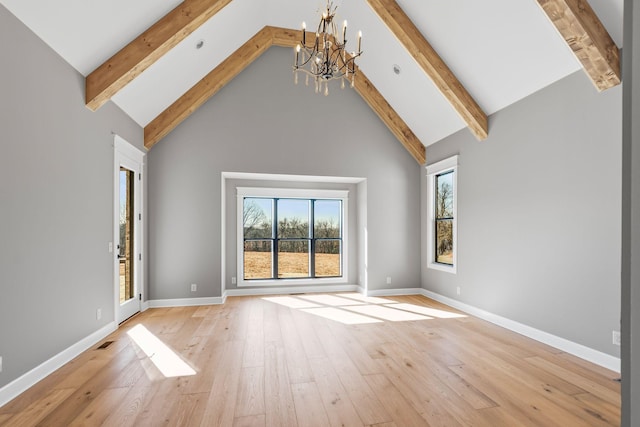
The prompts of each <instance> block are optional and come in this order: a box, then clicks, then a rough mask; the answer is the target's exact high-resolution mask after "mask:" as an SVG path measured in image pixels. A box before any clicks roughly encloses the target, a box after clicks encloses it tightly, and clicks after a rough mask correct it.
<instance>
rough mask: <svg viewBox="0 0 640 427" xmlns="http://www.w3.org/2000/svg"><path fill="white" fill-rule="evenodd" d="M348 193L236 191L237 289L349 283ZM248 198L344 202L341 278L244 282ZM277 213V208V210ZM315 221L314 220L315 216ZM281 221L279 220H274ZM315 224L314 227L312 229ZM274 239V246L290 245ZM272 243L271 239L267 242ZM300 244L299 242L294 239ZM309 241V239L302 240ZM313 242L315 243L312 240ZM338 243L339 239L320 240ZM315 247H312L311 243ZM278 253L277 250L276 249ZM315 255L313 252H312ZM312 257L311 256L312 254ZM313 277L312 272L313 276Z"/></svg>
mask: <svg viewBox="0 0 640 427" xmlns="http://www.w3.org/2000/svg"><path fill="white" fill-rule="evenodd" d="M348 195H349V191H348V190H325V189H298V188H267V187H236V197H237V208H236V209H237V211H236V225H237V227H236V248H237V255H236V265H237V278H238V279H237V286H238V287H269V286H291V285H314V284H337V283H347V282H348V265H349V264H348V235H349V231H348V218H349V216H348V206H349V197H348ZM245 198H265V199H302V200H326V199H328V200H340V201H341V202H342V203H341V205H342V212H341V218H340V222H341V225H342V229H341V242H342V248H341V252H342V253H341V255H342V258H341V270H342V275H341V276H333V277H302V278H277V277H275V278H271V279H245V278H244V224H243V212H244V199H245ZM274 209H275V207H274ZM310 216H311V218H310V219H311V220H312V219H313V215H310ZM273 220H276V221H277V218H275V217H274V218H273ZM313 226H314V224H312V223H310V227H313ZM272 237H274V244H275V242H277V241H287V239H277V238H275V237H277V236H272ZM267 240H270V239H267ZM294 240H297V239H294ZM299 240H307V239H299ZM308 240H309V241H310V242H311V241H313V240H314V239H313V238H311V237H309V239H308ZM316 240H335V239H324V238H320V239H316ZM310 244H311V243H310ZM273 250H274V251H275V250H277V248H273ZM310 251H311V248H310ZM310 253H311V252H310ZM309 273H310V274H311V271H310V272H309Z"/></svg>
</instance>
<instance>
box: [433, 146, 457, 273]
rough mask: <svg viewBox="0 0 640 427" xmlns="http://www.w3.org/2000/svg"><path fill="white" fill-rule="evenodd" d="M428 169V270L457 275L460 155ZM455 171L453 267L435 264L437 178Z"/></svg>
mask: <svg viewBox="0 0 640 427" xmlns="http://www.w3.org/2000/svg"><path fill="white" fill-rule="evenodd" d="M426 169H427V218H428V219H427V221H428V226H427V241H428V243H427V268H431V269H434V270H440V271H446V272H447V273H452V274H456V273H457V268H458V155H455V156H452V157H449V158H447V159H444V160H441V161H439V162H437V163H433V164H431V165H428V166H427V167H426ZM449 171H453V265H447V264H440V263H437V262H435V252H436V248H435V239H434V235H435V232H436V230H435V224H436V223H435V216H436V209H435V177H436V175H439V174H441V173H444V172H449Z"/></svg>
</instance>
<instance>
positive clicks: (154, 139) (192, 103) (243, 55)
mask: <svg viewBox="0 0 640 427" xmlns="http://www.w3.org/2000/svg"><path fill="white" fill-rule="evenodd" d="M300 34H301V33H300V30H292V29H288V28H280V27H271V26H265V27H264V28H263V29H261V30H260V31H258V32H257V33H256V35H254V36H253V37H252V38H251V39H249V40H248V41H247V42H246V43H245V44H243V45H242V46H240V47H239V48H238V49H237V50H236V51H235V52H234V53H232V54H231V55H229V57H227V58H226V59H225V60H224V61H222V62H221V63H220V64H219V65H218V66H217V67H216V68H215V69H214V70H213V71H211V72H210V73H209V74H207V75H206V76H205V77H203V78H202V80H200V81H199V82H198V83H197V84H196V85H194V86H193V87H192V88H191V89H189V90H188V91H187V92H186V93H185V94H184V95H182V96H181V97H180V98H178V99H177V100H176V101H175V102H174V103H173V104H171V105H170V106H169V107H167V109H165V110H164V111H163V112H162V113H160V114H159V115H158V116H157V117H156V118H155V119H153V120H152V121H151V123H149V124H148V125H147V126H145V128H144V146H145V147H146V148H147V149H150V148H151V147H153V146H154V145H155V144H157V143H158V142H159V141H160V140H161V139H162V138H164V137H165V136H166V135H167V134H169V132H171V131H172V130H173V129H175V128H176V127H177V126H178V125H179V124H180V123H182V122H183V121H184V120H185V119H186V118H187V117H189V116H190V115H191V114H192V113H193V112H194V111H196V110H197V109H198V108H199V107H200V106H202V105H203V104H204V103H205V102H207V101H208V100H209V99H210V98H211V97H212V96H213V95H215V94H216V93H217V92H218V91H219V90H220V89H222V88H223V87H224V86H225V85H226V84H227V83H229V82H230V81H231V80H233V78H235V77H236V76H237V75H238V74H240V72H241V71H242V70H244V69H245V68H246V67H248V66H249V65H250V64H251V63H252V62H253V61H255V60H256V59H257V58H258V57H260V55H262V54H263V53H264V52H265V51H266V50H267V49H269V48H270V47H271V46H273V45H275V46H281V47H294V46H295V45H296V44H298V43H299V40H300ZM307 34H308V35H309V37H313V36H315V33H309V32H307ZM355 89H356V91H357V92H358V94H359V95H360V96H362V98H363V99H364V100H365V102H366V103H367V104H368V105H369V106H370V107H371V108H372V109H373V111H374V112H375V113H376V114H377V115H378V117H379V118H380V119H381V120H382V122H383V123H384V124H385V125H386V126H387V127H388V128H389V130H390V131H391V133H393V135H394V136H395V137H396V138H397V139H398V141H400V143H401V144H402V145H403V146H404V147H405V148H406V149H407V151H408V152H409V153H410V154H411V156H413V158H414V159H416V161H417V162H418V163H419V164H421V165H422V164H424V163H425V162H426V150H425V147H424V145H423V144H422V142H420V140H419V139H418V137H417V136H416V135H415V134H414V133H413V131H411V129H410V128H409V126H407V124H406V123H405V122H404V121H403V120H402V118H401V117H400V116H399V115H398V113H396V111H395V110H394V109H393V108H392V107H391V105H389V103H388V102H387V101H386V100H385V98H384V97H383V96H382V95H381V94H380V92H378V90H377V89H376V88H375V86H374V85H373V84H372V83H371V81H369V79H368V78H367V77H366V76H365V75H364V73H362V71H361V70H357V74H356V80H355Z"/></svg>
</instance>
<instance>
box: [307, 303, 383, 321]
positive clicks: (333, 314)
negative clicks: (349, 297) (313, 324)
mask: <svg viewBox="0 0 640 427" xmlns="http://www.w3.org/2000/svg"><path fill="white" fill-rule="evenodd" d="M301 311H304V312H305V313H309V314H314V315H316V316H320V317H324V318H325V319H329V320H335V321H336V322H340V323H344V324H345V325H362V324H365V323H382V320H379V319H374V318H372V317H368V316H361V315H359V314H356V313H351V312H349V311H346V310H341V309H339V308H334V307H324V308H307V309H303V310H301Z"/></svg>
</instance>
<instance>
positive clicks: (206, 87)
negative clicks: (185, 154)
mask: <svg viewBox="0 0 640 427" xmlns="http://www.w3.org/2000/svg"><path fill="white" fill-rule="evenodd" d="M272 44H273V32H272V30H271V27H269V26H265V27H264V28H262V29H261V30H260V31H258V32H257V33H256V34H255V35H254V36H253V37H251V38H250V39H249V40H247V42H245V43H244V44H243V45H242V46H240V47H239V48H238V49H236V51H235V52H234V53H232V54H231V55H229V56H228V57H227V58H226V59H225V60H224V61H222V62H221V63H220V64H219V65H218V66H217V67H216V68H214V69H213V70H212V71H211V72H210V73H209V74H207V75H206V76H204V77H203V78H202V79H201V80H200V81H199V82H198V83H196V84H195V85H194V86H193V87H192V88H191V89H189V90H188V91H187V92H186V93H185V94H184V95H182V96H181V97H180V98H178V99H177V100H176V101H175V102H174V103H173V104H171V105H170V106H169V107H167V108H166V109H165V110H164V111H163V112H162V113H160V114H159V115H158V116H157V117H156V118H155V119H153V120H152V121H151V122H150V123H149V124H148V125H147V126H145V128H144V146H145V147H146V148H147V149H150V148H151V147H153V146H154V145H155V144H157V143H158V142H159V141H160V140H161V139H162V138H164V137H165V136H166V135H167V134H168V133H169V132H171V131H172V130H173V129H175V128H176V126H178V125H179V124H180V123H182V121H184V120H185V119H186V118H187V117H189V116H190V115H191V114H192V113H193V112H194V111H196V110H197V109H198V108H200V107H201V106H202V105H203V104H204V103H205V102H207V101H208V100H209V98H211V97H212V96H213V95H215V94H216V93H218V91H219V90H220V89H222V88H223V87H224V86H225V85H226V84H227V83H229V82H230V81H231V80H233V78H234V77H236V76H237V75H238V74H240V72H241V71H242V70H244V69H245V68H246V67H247V66H249V64H251V63H252V62H253V61H255V60H256V59H257V58H258V57H259V56H260V55H262V54H263V53H264V52H265V51H266V50H267V49H269V48H270V47H271V45H272Z"/></svg>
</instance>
